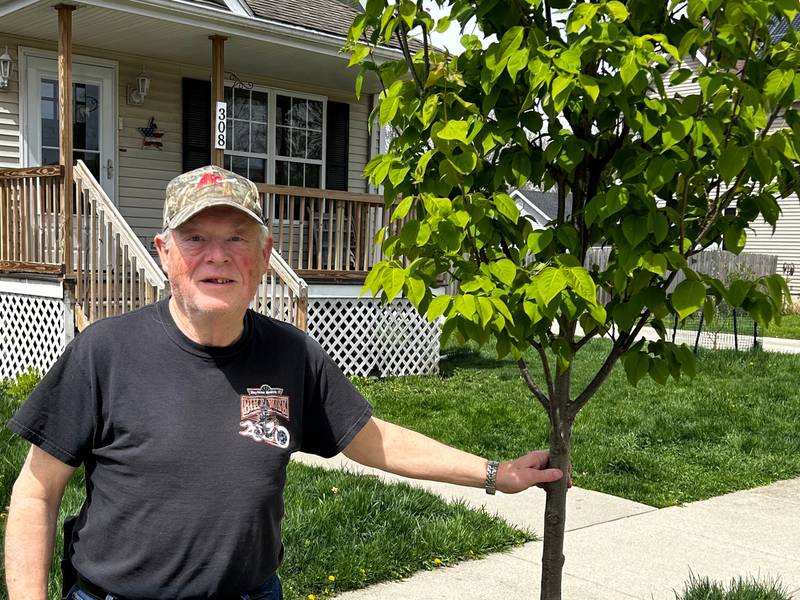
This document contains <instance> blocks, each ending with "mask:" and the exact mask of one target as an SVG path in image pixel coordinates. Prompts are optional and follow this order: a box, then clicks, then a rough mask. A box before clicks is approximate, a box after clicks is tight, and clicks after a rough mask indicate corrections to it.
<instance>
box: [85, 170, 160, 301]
mask: <svg viewBox="0 0 800 600" xmlns="http://www.w3.org/2000/svg"><path fill="white" fill-rule="evenodd" d="M74 173H75V185H76V186H77V185H78V184H79V183H81V184H82V185H83V186H84V188H85V189H88V190H89V191H90V198H91V199H92V200H94V201H95V202H96V203H97V204H96V208H97V210H99V211H101V212H103V213H105V214H106V215H107V216H108V217H110V221H111V223H112V226H113V228H114V229H116V230H118V231H119V233H120V235H121V236H122V241H123V243H125V244H126V245H127V246H128V249H129V251H131V252H132V254H131V256H133V257H135V258H136V262H137V263H139V266H140V267H141V268H143V269H144V271H145V274H146V275H147V279H148V283H150V285H153V286H155V287H157V288H158V289H159V290H163V289H164V288H165V287H166V283H167V278H166V276H165V275H164V272H163V271H162V270H161V268H160V267H159V266H158V263H156V261H155V259H153V257H152V256H151V255H150V253H149V252H148V251H147V250H146V249H145V247H144V246H143V245H142V242H141V241H139V238H138V237H136V234H135V233H134V232H133V229H131V226H130V225H128V222H127V221H126V220H125V217H123V216H122V214H121V213H120V212H119V210H118V209H117V207H116V206H114V203H113V202H111V199H110V198H109V197H108V194H106V192H105V190H104V189H103V188H102V187H101V186H100V184H99V182H98V181H97V180H96V179H95V178H94V175H92V173H91V171H89V167H87V166H86V163H84V162H83V161H82V160H79V161H77V163H76V164H75V170H74Z"/></svg>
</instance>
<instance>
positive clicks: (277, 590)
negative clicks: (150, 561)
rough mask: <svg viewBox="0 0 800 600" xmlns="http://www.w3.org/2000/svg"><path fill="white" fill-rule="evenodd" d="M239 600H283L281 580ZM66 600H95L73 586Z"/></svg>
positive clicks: (272, 579)
mask: <svg viewBox="0 0 800 600" xmlns="http://www.w3.org/2000/svg"><path fill="white" fill-rule="evenodd" d="M113 598H114V596H113V595H111V594H109V595H108V596H107V597H106V598H105V600H113ZM240 598H241V599H242V600H283V588H282V587H281V580H280V578H279V577H278V576H277V575H273V576H272V577H270V578H269V579H267V580H266V581H265V582H264V584H263V585H261V586H260V587H257V588H256V589H254V590H250V592H248V593H246V594H241V596H240ZM66 600H95V598H94V596H90V595H89V594H87V593H86V592H84V591H83V590H82V589H80V588H79V587H78V586H77V585H74V586H72V589H71V590H70V591H69V593H68V594H67V599H66ZM101 600H102V599H101Z"/></svg>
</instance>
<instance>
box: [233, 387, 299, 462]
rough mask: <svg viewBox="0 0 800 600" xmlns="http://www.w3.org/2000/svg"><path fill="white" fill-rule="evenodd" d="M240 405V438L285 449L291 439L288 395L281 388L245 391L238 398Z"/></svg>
mask: <svg viewBox="0 0 800 600" xmlns="http://www.w3.org/2000/svg"><path fill="white" fill-rule="evenodd" d="M240 398H241V403H242V410H241V417H240V421H239V427H240V430H239V435H243V436H245V437H249V438H250V439H252V440H254V441H256V442H263V443H265V444H269V445H270V446H277V447H278V448H288V447H289V441H290V439H291V437H290V435H289V430H288V429H287V427H286V426H287V425H288V424H289V396H286V395H284V393H283V389H282V388H273V387H270V386H269V385H267V384H264V385H262V386H261V387H259V388H247V395H246V396H240Z"/></svg>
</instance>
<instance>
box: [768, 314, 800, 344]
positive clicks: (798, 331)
mask: <svg viewBox="0 0 800 600" xmlns="http://www.w3.org/2000/svg"><path fill="white" fill-rule="evenodd" d="M764 335H765V336H766V337H776V338H786V339H791V340H800V314H798V315H783V316H782V317H781V324H780V325H776V324H775V323H773V324H772V325H770V326H769V329H767V330H765V331H764Z"/></svg>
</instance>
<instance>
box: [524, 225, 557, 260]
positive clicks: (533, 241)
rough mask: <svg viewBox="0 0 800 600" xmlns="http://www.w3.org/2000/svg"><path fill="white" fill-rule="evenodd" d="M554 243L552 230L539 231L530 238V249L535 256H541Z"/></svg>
mask: <svg viewBox="0 0 800 600" xmlns="http://www.w3.org/2000/svg"><path fill="white" fill-rule="evenodd" d="M552 241H553V230H552V229H539V230H537V231H534V232H533V233H531V234H530V235H529V236H528V248H529V249H530V251H531V252H533V253H534V254H539V252H541V251H542V250H544V249H545V248H547V247H548V246H549V245H550V243H551V242H552Z"/></svg>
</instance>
